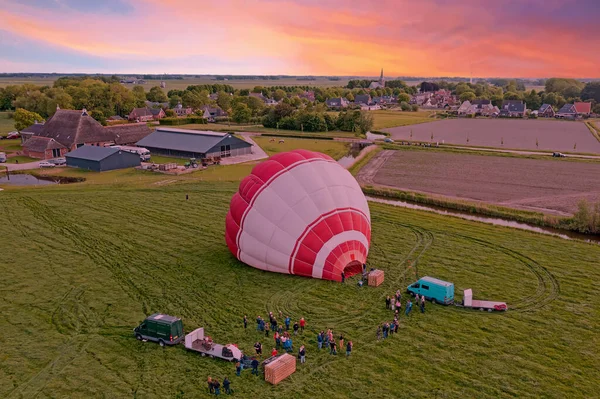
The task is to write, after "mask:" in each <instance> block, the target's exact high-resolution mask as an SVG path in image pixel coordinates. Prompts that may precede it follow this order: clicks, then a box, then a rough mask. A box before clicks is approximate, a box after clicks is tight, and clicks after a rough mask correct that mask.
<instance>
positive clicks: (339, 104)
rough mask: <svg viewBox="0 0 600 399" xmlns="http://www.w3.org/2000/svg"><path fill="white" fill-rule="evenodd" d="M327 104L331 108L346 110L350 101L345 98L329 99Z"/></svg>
mask: <svg viewBox="0 0 600 399" xmlns="http://www.w3.org/2000/svg"><path fill="white" fill-rule="evenodd" d="M325 104H326V105H327V106H328V107H329V108H346V107H347V106H348V100H346V99H345V98H344V97H337V98H328V99H327V100H326V101H325Z"/></svg>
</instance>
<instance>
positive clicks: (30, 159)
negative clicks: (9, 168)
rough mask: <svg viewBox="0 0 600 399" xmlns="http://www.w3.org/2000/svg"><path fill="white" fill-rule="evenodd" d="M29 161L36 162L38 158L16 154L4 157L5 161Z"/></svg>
mask: <svg viewBox="0 0 600 399" xmlns="http://www.w3.org/2000/svg"><path fill="white" fill-rule="evenodd" d="M17 161H18V163H29V162H36V161H39V159H37V158H30V157H26V156H22V155H19V156H16V157H10V158H7V159H6V163H17Z"/></svg>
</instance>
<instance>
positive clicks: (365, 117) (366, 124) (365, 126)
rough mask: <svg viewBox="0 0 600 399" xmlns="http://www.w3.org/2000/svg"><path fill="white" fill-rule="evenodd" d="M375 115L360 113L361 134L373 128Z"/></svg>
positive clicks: (359, 126)
mask: <svg viewBox="0 0 600 399" xmlns="http://www.w3.org/2000/svg"><path fill="white" fill-rule="evenodd" d="M373 124H374V120H373V114H372V113H370V112H368V111H360V116H359V118H358V129H359V131H360V132H361V133H363V134H364V133H366V132H368V131H370V130H371V129H372V128H373Z"/></svg>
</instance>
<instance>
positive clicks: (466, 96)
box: [459, 91, 477, 102]
mask: <svg viewBox="0 0 600 399" xmlns="http://www.w3.org/2000/svg"><path fill="white" fill-rule="evenodd" d="M476 97H477V96H476V95H475V93H474V92H472V91H465V92H463V93H462V94H461V95H460V96H459V98H460V101H461V102H462V101H473V100H475V98H476Z"/></svg>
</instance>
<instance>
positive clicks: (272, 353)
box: [271, 348, 277, 356]
mask: <svg viewBox="0 0 600 399" xmlns="http://www.w3.org/2000/svg"><path fill="white" fill-rule="evenodd" d="M271 356H277V349H275V348H273V350H272V351H271Z"/></svg>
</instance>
